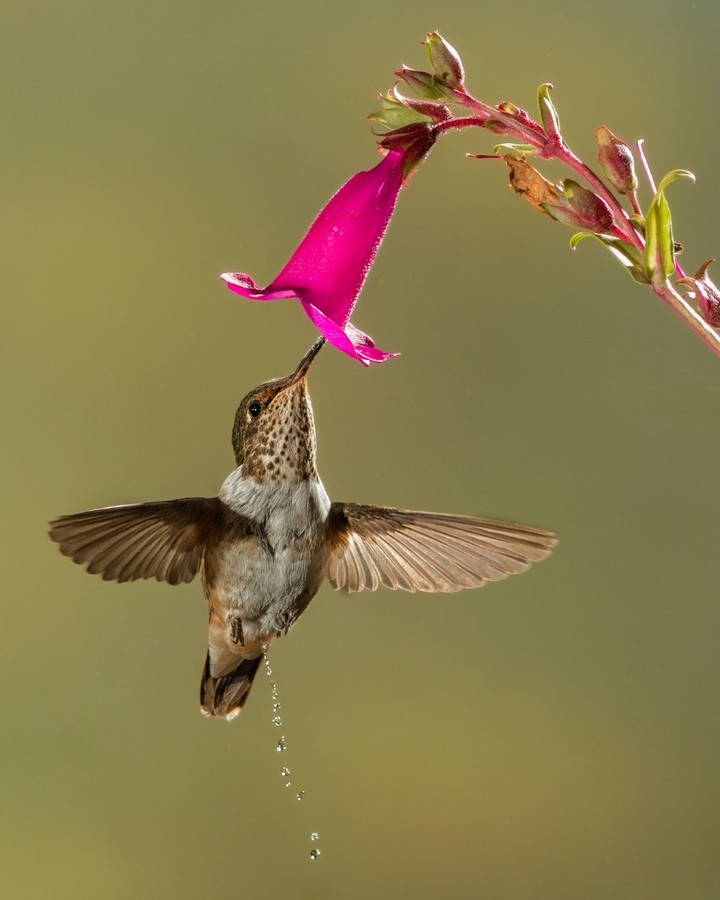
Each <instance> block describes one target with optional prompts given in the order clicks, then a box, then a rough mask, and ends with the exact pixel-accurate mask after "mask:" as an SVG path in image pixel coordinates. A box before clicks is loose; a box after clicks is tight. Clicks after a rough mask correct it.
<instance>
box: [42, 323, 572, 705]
mask: <svg viewBox="0 0 720 900" xmlns="http://www.w3.org/2000/svg"><path fill="white" fill-rule="evenodd" d="M324 342H325V338H320V339H319V340H318V341H316V343H315V344H313V346H312V347H311V348H310V350H309V351H308V352H307V353H306V354H305V356H304V357H303V359H302V360H301V362H300V365H299V366H298V367H297V369H295V371H294V372H293V373H292V374H291V375H288V376H287V377H286V378H277V379H275V380H273V381H268V382H266V383H264V384H261V385H260V386H259V387H256V388H255V389H254V390H252V391H250V393H249V394H248V395H247V396H246V397H245V398H244V399H243V400H242V402H241V403H240V406H239V407H238V411H237V413H236V415H235V424H234V426H233V433H232V444H233V449H234V451H235V461H236V463H237V468H236V469H234V470H233V471H232V472H231V473H230V475H228V477H227V478H226V480H225V483H224V484H223V486H222V487H221V488H220V493H219V496H218V497H212V498H205V497H190V498H186V499H183V500H166V501H160V502H156V503H137V504H131V505H128V506H108V507H104V508H102V509H91V510H88V511H87V512H81V513H76V514H75V515H70V516H61V517H60V518H58V519H55V520H54V521H53V522H51V523H50V537H51V538H52V540H53V541H56V542H57V543H58V544H59V546H60V550H61V552H62V553H64V554H65V555H66V556H69V557H70V558H71V559H73V560H74V561H75V562H76V563H81V564H87V571H88V572H90V573H92V574H97V575H101V576H102V578H103V579H105V580H109V581H118V582H123V581H133V580H135V579H138V578H153V577H154V578H156V579H157V580H158V581H167V582H168V583H169V584H179V583H180V582H188V581H192V579H193V578H194V577H195V575H197V573H198V571H200V570H201V571H202V583H203V590H204V592H205V599H206V600H207V603H208V607H209V618H210V622H209V635H208V651H207V656H206V659H205V666H204V669H203V673H202V680H201V683H200V704H201V706H200V709H201V712H202V713H203V714H204V715H206V716H224V717H225V718H226V719H228V720H230V719H232V718H234V717H235V716H236V715H237V714H238V713H239V712H240V710H241V708H242V706H243V705H244V704H245V701H246V700H247V697H248V693H249V691H250V688H251V686H252V682H253V678H254V677H255V674H256V672H257V670H258V667H259V665H260V662H261V660H262V658H263V654H264V653H265V651H266V650H267V649H268V647H269V646H270V644H271V643H272V641H273V640H274V639H275V637H279V636H280V635H281V634H282V633H287V631H288V629H289V628H290V627H291V626H292V625H293V624H294V623H295V621H296V620H297V619H298V617H299V616H300V615H301V613H302V612H303V611H304V610H305V609H306V608H307V606H308V604H309V603H310V601H311V600H312V598H313V597H314V596H315V594H316V593H317V590H318V588H319V587H320V584H321V582H322V581H323V579H325V578H327V579H328V580H329V582H330V584H331V585H332V586H333V587H334V588H336V589H338V590H343V591H348V592H354V591H362V590H370V591H374V590H376V589H377V588H378V587H379V586H380V585H384V586H385V587H388V588H390V589H393V590H394V589H396V588H400V589H402V590H405V591H430V592H450V591H458V590H460V589H462V588H473V587H480V586H481V585H483V584H485V583H486V582H488V581H499V580H500V579H502V578H505V577H507V576H508V575H515V574H517V573H519V572H524V571H525V569H527V568H528V566H529V565H530V564H531V563H533V562H537V561H538V560H541V559H544V558H545V557H546V556H547V555H548V554H549V553H550V551H551V550H552V548H553V547H554V546H555V543H556V539H555V536H554V535H553V534H552V533H551V532H549V531H543V530H540V529H537V528H530V527H527V526H525V525H513V524H510V523H506V522H495V521H493V520H491V519H478V518H472V517H468V516H454V515H446V514H443V513H430V512H410V511H406V510H400V509H392V508H390V507H382V506H363V505H361V504H357V503H331V502H330V499H329V498H328V495H327V493H326V492H325V488H324V487H323V485H322V482H321V481H320V478H319V476H318V472H317V467H316V462H315V456H316V440H315V422H314V419H313V412H312V406H311V403H310V395H309V393H308V388H307V373H308V369H309V368H310V364H311V363H312V361H313V359H314V358H315V356H316V355H317V353H318V351H319V350H320V348H321V347H322V345H323V343H324Z"/></svg>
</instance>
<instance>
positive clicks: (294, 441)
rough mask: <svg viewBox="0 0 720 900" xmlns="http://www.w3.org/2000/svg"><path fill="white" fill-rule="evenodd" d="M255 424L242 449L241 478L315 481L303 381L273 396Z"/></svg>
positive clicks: (312, 441)
mask: <svg viewBox="0 0 720 900" xmlns="http://www.w3.org/2000/svg"><path fill="white" fill-rule="evenodd" d="M258 424H259V425H260V427H258V428H257V429H256V430H255V431H254V433H253V434H252V435H248V436H247V443H246V446H245V448H244V449H245V453H244V460H243V476H244V477H245V478H255V479H257V480H259V481H276V482H282V481H285V482H292V481H305V480H307V479H317V477H318V473H317V467H316V439H315V422H314V418H313V411H312V404H311V402H310V394H309V393H308V389H307V383H306V381H305V378H304V377H303V378H301V379H299V380H298V381H297V382H295V383H294V384H292V385H291V386H290V387H287V388H285V390H283V391H281V392H279V393H278V394H276V395H275V397H274V398H273V399H272V402H271V403H270V404H269V405H268V408H267V409H266V411H265V413H264V415H263V419H262V423H258Z"/></svg>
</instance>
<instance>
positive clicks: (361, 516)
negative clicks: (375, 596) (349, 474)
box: [328, 503, 557, 592]
mask: <svg viewBox="0 0 720 900" xmlns="http://www.w3.org/2000/svg"><path fill="white" fill-rule="evenodd" d="M329 522H330V533H331V535H332V548H331V553H330V558H329V562H328V578H329V580H330V583H331V584H332V586H333V587H334V588H336V589H338V590H343V591H348V592H355V591H362V590H370V591H374V590H376V589H377V588H378V587H379V585H380V584H383V585H384V586H385V587H388V588H390V589H392V590H396V589H398V588H399V589H401V590H405V591H433V592H450V591H459V590H461V589H462V588H469V587H480V586H482V585H483V584H485V583H486V582H488V581H500V580H501V579H503V578H507V577H508V575H517V574H519V573H521V572H524V571H525V570H526V569H527V568H528V567H529V566H530V565H531V564H532V563H533V562H539V561H540V560H542V559H545V557H546V556H548V555H549V554H550V552H551V551H552V549H553V547H554V546H555V544H556V543H557V539H556V537H555V535H554V534H553V533H552V532H550V531H545V530H543V529H540V528H532V527H530V526H526V525H516V524H514V523H510V522H498V521H495V520H493V519H480V518H473V517H471V516H454V515H448V514H445V513H431V512H414V511H410V510H400V509H392V508H390V507H381V506H362V505H360V504H357V503H333V505H332V508H331V511H330V520H329Z"/></svg>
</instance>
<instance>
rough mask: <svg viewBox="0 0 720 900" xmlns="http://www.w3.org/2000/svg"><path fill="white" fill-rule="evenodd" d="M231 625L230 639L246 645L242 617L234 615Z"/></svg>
mask: <svg viewBox="0 0 720 900" xmlns="http://www.w3.org/2000/svg"><path fill="white" fill-rule="evenodd" d="M229 625H230V640H231V641H232V642H233V644H240V646H241V647H244V646H245V635H244V634H243V626H242V619H241V618H240V616H232V618H231V619H230V622H229Z"/></svg>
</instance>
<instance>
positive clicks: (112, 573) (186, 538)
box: [50, 497, 241, 584]
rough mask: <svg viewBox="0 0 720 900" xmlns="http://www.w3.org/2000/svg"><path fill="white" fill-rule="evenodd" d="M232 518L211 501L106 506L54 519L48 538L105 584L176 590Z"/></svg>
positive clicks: (189, 577)
mask: <svg viewBox="0 0 720 900" xmlns="http://www.w3.org/2000/svg"><path fill="white" fill-rule="evenodd" d="M233 515H234V514H233V513H232V512H231V511H230V510H229V509H228V508H227V506H225V504H224V503H222V501H220V500H219V499H218V498H216V497H215V498H205V497H189V498H187V499H184V500H166V501H161V502H158V503H135V504H131V505H129V506H107V507H104V508H102V509H90V510H88V511H87V512H81V513H75V514H74V515H70V516H60V518H58V519H55V520H54V521H53V522H51V523H50V537H51V538H52V540H53V541H55V542H56V543H57V544H58V545H59V547H60V552H61V553H64V554H65V556H69V557H70V558H71V559H72V560H74V561H75V562H76V563H80V564H83V563H87V571H88V572H90V573H91V574H93V575H95V574H97V575H101V576H102V577H103V579H105V580H106V581H134V580H135V579H137V578H157V580H158V581H167V582H168V583H169V584H179V583H180V582H182V581H192V579H193V578H194V577H195V575H196V574H197V572H198V570H199V568H200V564H201V563H202V559H203V554H204V552H205V547H206V545H207V543H208V541H210V540H211V539H213V538H216V537H217V536H218V535H219V534H220V533H221V529H222V528H223V526H225V527H226V526H227V522H228V517H229V516H233ZM237 519H238V524H241V520H240V517H237Z"/></svg>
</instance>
